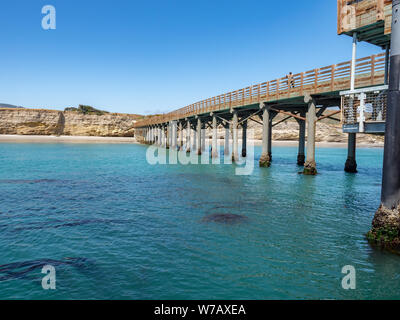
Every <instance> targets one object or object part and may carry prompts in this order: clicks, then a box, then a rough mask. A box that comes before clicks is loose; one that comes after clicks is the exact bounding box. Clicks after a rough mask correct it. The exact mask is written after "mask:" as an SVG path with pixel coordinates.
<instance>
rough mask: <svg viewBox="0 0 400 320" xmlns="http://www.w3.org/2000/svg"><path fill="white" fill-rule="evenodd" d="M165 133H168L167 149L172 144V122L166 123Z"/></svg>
mask: <svg viewBox="0 0 400 320" xmlns="http://www.w3.org/2000/svg"><path fill="white" fill-rule="evenodd" d="M165 134H166V140H167V143H166V146H165V148H166V149H169V146H170V145H171V124H170V123H169V122H167V124H166V128H165Z"/></svg>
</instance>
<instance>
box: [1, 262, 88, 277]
mask: <svg viewBox="0 0 400 320" xmlns="http://www.w3.org/2000/svg"><path fill="white" fill-rule="evenodd" d="M89 262H90V261H89V260H88V259H86V258H70V257H68V258H64V259H62V260H53V259H38V260H30V261H23V262H13V263H8V264H3V265H0V281H6V280H11V279H22V278H26V277H27V276H28V275H29V273H31V272H32V271H35V270H39V271H40V270H41V269H42V268H43V267H44V266H45V265H52V266H53V267H59V266H73V267H75V268H79V269H84V268H85V267H86V264H87V263H89Z"/></svg>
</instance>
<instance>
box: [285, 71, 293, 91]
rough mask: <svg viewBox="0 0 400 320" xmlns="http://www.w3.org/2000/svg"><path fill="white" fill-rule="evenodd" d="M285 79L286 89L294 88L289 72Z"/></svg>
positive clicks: (291, 75)
mask: <svg viewBox="0 0 400 320" xmlns="http://www.w3.org/2000/svg"><path fill="white" fill-rule="evenodd" d="M286 78H287V79H288V80H287V82H288V87H289V88H294V79H293V74H292V73H291V72H289V74H288V75H287V76H286Z"/></svg>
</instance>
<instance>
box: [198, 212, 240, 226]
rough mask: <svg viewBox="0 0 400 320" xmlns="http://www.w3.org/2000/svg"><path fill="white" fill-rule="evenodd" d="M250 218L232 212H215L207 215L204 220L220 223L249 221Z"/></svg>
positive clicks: (230, 223)
mask: <svg viewBox="0 0 400 320" xmlns="http://www.w3.org/2000/svg"><path fill="white" fill-rule="evenodd" d="M247 221H248V218H247V217H246V216H242V215H239V214H232V213H213V214H209V215H207V216H205V217H204V218H203V219H202V222H215V223H220V224H229V225H232V224H239V223H244V222H247Z"/></svg>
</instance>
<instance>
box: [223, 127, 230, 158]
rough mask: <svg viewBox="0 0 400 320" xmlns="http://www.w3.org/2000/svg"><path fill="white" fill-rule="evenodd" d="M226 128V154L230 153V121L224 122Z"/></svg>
mask: <svg viewBox="0 0 400 320" xmlns="http://www.w3.org/2000/svg"><path fill="white" fill-rule="evenodd" d="M224 128H225V139H224V155H229V136H230V132H229V122H226V123H225V124H224Z"/></svg>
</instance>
